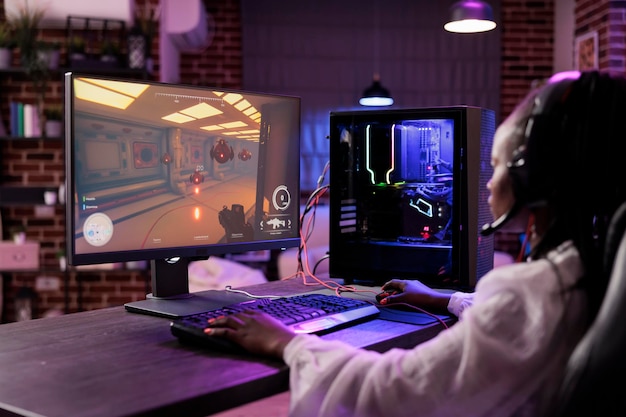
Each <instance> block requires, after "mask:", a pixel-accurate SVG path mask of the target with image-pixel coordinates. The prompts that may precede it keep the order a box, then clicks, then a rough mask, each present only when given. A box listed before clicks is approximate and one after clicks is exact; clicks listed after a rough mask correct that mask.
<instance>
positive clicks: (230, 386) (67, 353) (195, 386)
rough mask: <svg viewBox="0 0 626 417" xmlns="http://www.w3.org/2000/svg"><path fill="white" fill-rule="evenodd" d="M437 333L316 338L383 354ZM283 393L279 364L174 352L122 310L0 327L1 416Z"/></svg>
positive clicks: (200, 403) (223, 403)
mask: <svg viewBox="0 0 626 417" xmlns="http://www.w3.org/2000/svg"><path fill="white" fill-rule="evenodd" d="M315 289H316V287H306V286H304V285H302V284H301V283H298V282H296V281H295V280H291V281H280V282H270V283H267V284H262V285H258V286H253V287H248V288H246V290H249V291H250V292H252V293H254V294H279V295H281V294H284V295H288V294H295V293H302V292H309V291H312V290H315ZM374 290H376V289H374ZM371 297H373V295H371ZM441 328H442V327H441V325H440V324H432V325H428V326H416V325H410V324H404V323H394V322H390V321H384V320H379V319H376V320H372V321H369V322H366V323H362V324H359V325H357V326H354V327H350V328H347V329H343V330H339V331H337V332H334V333H330V334H328V335H325V336H323V337H324V338H327V339H334V340H344V341H346V342H348V343H350V344H352V345H355V346H360V347H365V348H368V349H374V350H377V351H385V350H387V349H389V348H391V347H411V346H414V345H415V344H417V343H420V342H422V341H424V340H427V339H430V338H431V337H433V336H434V335H435V334H437V333H438V332H439V331H440V330H441ZM287 389H288V368H287V366H286V365H285V364H284V363H283V362H282V361H276V360H268V359H263V358H255V357H247V356H240V355H239V356H236V355H228V354H223V353H216V352H213V351H208V350H206V349H202V348H195V347H190V346H185V345H182V344H180V343H179V342H178V341H177V340H176V339H175V338H174V337H173V336H172V335H171V333H170V330H169V320H167V319H164V318H159V317H154V316H148V315H142V314H135V313H129V312H127V311H125V309H124V308H123V307H113V308H106V309H102V310H94V311H89V312H84V313H76V314H69V315H66V316H61V317H56V318H44V319H38V320H32V321H26V322H19V323H10V324H4V325H1V326H0V415H9V416H14V415H20V416H21V415H27V416H46V417H70V416H71V417H80V416H85V417H89V416H93V417H110V416H131V415H132V416H139V415H141V416H144V415H146V416H147V415H150V416H168V417H169V416H174V415H176V416H207V415H210V414H213V413H216V412H219V411H223V410H226V409H229V408H232V407H235V406H239V405H242V404H245V403H247V402H250V401H255V400H258V399H260V398H264V397H267V396H270V395H274V394H277V393H280V392H283V391H286V390H287Z"/></svg>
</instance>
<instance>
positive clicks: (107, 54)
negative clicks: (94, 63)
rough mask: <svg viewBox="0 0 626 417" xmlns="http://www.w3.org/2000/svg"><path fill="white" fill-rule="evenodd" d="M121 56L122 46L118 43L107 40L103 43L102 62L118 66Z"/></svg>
mask: <svg viewBox="0 0 626 417" xmlns="http://www.w3.org/2000/svg"><path fill="white" fill-rule="evenodd" d="M119 54H120V46H119V44H118V43H117V42H115V41H113V40H110V39H105V40H104V41H103V42H102V54H101V55H100V61H102V62H107V63H111V64H117V62H118V56H119Z"/></svg>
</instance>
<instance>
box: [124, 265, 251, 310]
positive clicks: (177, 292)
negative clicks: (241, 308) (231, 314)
mask: <svg viewBox="0 0 626 417" xmlns="http://www.w3.org/2000/svg"><path fill="white" fill-rule="evenodd" d="M191 261H192V259H189V258H169V259H156V260H152V261H151V262H150V268H151V272H152V293H151V294H148V295H147V296H146V299H145V300H139V301H132V302H129V303H126V304H124V307H125V308H126V311H129V312H131V313H140V314H148V315H151V316H159V317H167V318H171V319H174V318H178V317H182V316H189V315H192V314H196V313H200V312H203V311H207V310H213V309H216V308H220V307H224V306H226V305H228V304H233V303H238V302H241V301H244V300H247V299H248V298H247V297H245V296H244V295H241V294H235V293H228V292H225V291H218V290H208V291H201V292H197V293H190V292H189V273H188V267H189V263H190V262H191Z"/></svg>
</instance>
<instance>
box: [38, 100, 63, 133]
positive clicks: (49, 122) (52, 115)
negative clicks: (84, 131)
mask: <svg viewBox="0 0 626 417" xmlns="http://www.w3.org/2000/svg"><path fill="white" fill-rule="evenodd" d="M43 115H44V117H45V119H46V122H45V124H44V133H45V136H46V137H48V138H58V137H60V136H61V133H62V131H63V108H62V107H61V106H60V105H51V106H47V107H45V108H44V109H43Z"/></svg>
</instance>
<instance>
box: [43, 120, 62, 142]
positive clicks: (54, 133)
mask: <svg viewBox="0 0 626 417" xmlns="http://www.w3.org/2000/svg"><path fill="white" fill-rule="evenodd" d="M62 127H63V124H62V123H61V121H60V120H46V124H45V132H46V137H47V138H60V137H61V134H62V133H63V128H62Z"/></svg>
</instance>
